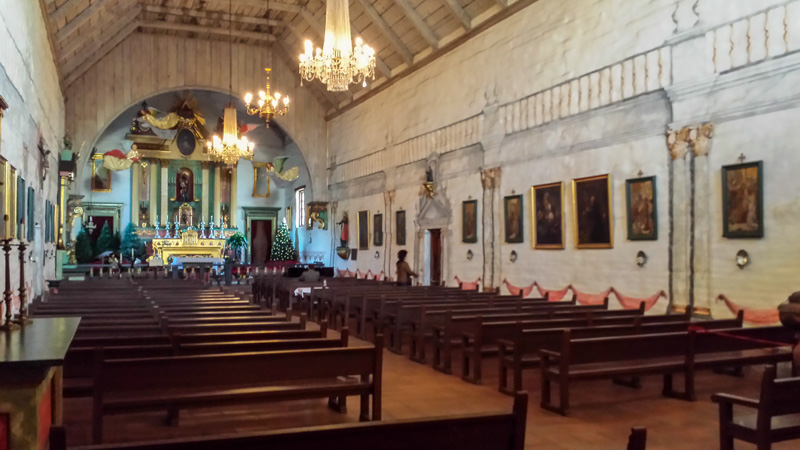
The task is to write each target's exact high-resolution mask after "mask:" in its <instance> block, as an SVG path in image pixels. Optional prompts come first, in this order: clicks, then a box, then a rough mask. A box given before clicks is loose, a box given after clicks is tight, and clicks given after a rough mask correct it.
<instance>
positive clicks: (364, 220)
mask: <svg viewBox="0 0 800 450" xmlns="http://www.w3.org/2000/svg"><path fill="white" fill-rule="evenodd" d="M357 229H358V249H359V250H369V211H359V212H358V227H357Z"/></svg>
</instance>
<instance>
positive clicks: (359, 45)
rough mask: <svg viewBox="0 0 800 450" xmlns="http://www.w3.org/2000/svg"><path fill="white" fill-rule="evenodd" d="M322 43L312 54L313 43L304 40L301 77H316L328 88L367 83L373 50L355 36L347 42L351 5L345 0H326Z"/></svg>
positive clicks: (372, 75) (372, 69)
mask: <svg viewBox="0 0 800 450" xmlns="http://www.w3.org/2000/svg"><path fill="white" fill-rule="evenodd" d="M325 13H326V14H325V42H324V43H323V46H322V48H317V52H316V53H314V44H312V43H311V41H309V40H307V41H306V42H305V53H303V54H301V55H300V78H301V83H302V80H307V81H312V80H313V79H314V78H318V79H319V80H320V81H321V82H323V83H324V84H327V85H328V90H329V91H333V92H337V91H346V90H347V87H348V86H349V85H350V83H362V84H363V86H364V87H366V86H367V78H372V79H374V78H375V50H373V49H372V47H370V46H369V45H366V44H365V43H364V41H362V40H361V38H356V44H355V48H353V45H352V43H351V41H350V39H351V37H350V6H349V2H348V0H328V4H327V8H326V11H325Z"/></svg>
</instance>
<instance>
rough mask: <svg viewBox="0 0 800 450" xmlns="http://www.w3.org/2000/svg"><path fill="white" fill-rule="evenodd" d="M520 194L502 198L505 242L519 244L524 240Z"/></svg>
mask: <svg viewBox="0 0 800 450" xmlns="http://www.w3.org/2000/svg"><path fill="white" fill-rule="evenodd" d="M523 209H524V208H523V207H522V195H509V196H507V197H505V198H504V199H503V212H504V215H505V231H506V236H505V237H506V243H509V244H519V243H520V242H524V241H525V237H524V236H523V235H522V232H523V226H524V223H523V218H522V212H523Z"/></svg>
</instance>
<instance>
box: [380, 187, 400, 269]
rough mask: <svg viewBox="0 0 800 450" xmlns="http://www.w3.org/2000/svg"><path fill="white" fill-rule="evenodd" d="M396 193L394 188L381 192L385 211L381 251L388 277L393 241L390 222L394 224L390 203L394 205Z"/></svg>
mask: <svg viewBox="0 0 800 450" xmlns="http://www.w3.org/2000/svg"><path fill="white" fill-rule="evenodd" d="M396 195H397V192H396V191H395V190H394V189H391V190H388V191H386V192H384V193H383V205H384V210H385V211H386V217H385V218H384V219H383V229H384V232H383V242H384V250H385V251H384V252H383V273H384V275H385V276H386V277H387V278H388V277H389V276H390V275H389V274H390V273H391V267H390V266H391V265H392V244H393V243H394V238H393V237H392V236H393V233H392V226H393V225H392V224H394V217H392V214H393V213H392V205H394V199H395V196H396Z"/></svg>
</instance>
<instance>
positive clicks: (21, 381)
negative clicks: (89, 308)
mask: <svg viewBox="0 0 800 450" xmlns="http://www.w3.org/2000/svg"><path fill="white" fill-rule="evenodd" d="M80 320H81V319H80V317H55V318H35V319H33V322H31V323H30V324H28V325H26V326H25V327H23V328H18V329H15V330H12V331H10V332H9V331H0V450H39V449H44V448H46V446H47V438H48V434H49V432H50V426H51V425H60V424H61V422H62V417H63V407H62V405H63V397H62V391H63V382H62V370H61V366H62V365H63V364H64V356H65V355H66V353H67V349H68V348H69V346H70V343H71V342H72V338H73V337H74V336H75V331H76V330H77V329H78V324H79V323H80Z"/></svg>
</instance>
